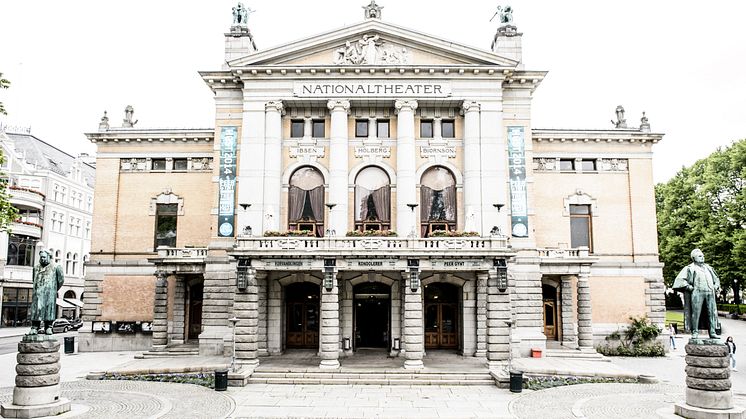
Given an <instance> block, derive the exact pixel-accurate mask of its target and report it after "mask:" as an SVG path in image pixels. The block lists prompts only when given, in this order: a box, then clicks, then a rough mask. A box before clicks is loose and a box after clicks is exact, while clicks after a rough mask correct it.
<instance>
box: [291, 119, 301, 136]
mask: <svg viewBox="0 0 746 419" xmlns="http://www.w3.org/2000/svg"><path fill="white" fill-rule="evenodd" d="M301 137H303V120H292V121H290V138H301Z"/></svg>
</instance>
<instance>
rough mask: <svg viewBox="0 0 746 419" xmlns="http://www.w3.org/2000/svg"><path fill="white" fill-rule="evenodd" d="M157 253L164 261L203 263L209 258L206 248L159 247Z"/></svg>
mask: <svg viewBox="0 0 746 419" xmlns="http://www.w3.org/2000/svg"><path fill="white" fill-rule="evenodd" d="M157 251H158V258H159V259H163V260H164V261H184V262H192V263H201V262H203V261H204V259H205V258H206V257H207V248H206V247H159V248H158V249H157Z"/></svg>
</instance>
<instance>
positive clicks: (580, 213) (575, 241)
mask: <svg viewBox="0 0 746 419" xmlns="http://www.w3.org/2000/svg"><path fill="white" fill-rule="evenodd" d="M591 227H592V226H591V206H590V205H570V247H573V248H576V247H580V246H586V247H587V248H588V249H589V250H590V251H593V236H592V234H591V232H592V230H591Z"/></svg>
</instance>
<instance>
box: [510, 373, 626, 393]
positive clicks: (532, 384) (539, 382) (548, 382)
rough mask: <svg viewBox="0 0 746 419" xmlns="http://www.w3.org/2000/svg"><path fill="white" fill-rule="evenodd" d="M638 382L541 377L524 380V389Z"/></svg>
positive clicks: (595, 378)
mask: <svg viewBox="0 0 746 419" xmlns="http://www.w3.org/2000/svg"><path fill="white" fill-rule="evenodd" d="M637 382H638V381H637V379H635V378H610V377H574V376H568V377H558V376H539V377H528V378H524V380H523V388H525V389H528V390H543V389H547V388H552V387H560V386H571V385H574V384H589V383H637Z"/></svg>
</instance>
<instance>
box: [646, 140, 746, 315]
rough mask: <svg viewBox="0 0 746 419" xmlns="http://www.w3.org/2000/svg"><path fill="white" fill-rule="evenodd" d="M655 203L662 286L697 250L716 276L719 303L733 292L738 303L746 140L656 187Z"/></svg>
mask: <svg viewBox="0 0 746 419" xmlns="http://www.w3.org/2000/svg"><path fill="white" fill-rule="evenodd" d="M655 200H656V209H657V213H658V247H659V251H660V257H661V261H662V262H663V263H665V267H664V268H663V275H664V278H665V280H666V285H668V286H671V284H672V283H673V279H674V278H675V277H676V274H677V273H678V271H679V270H680V269H681V268H683V267H684V266H686V265H688V264H689V263H691V259H690V258H689V253H690V252H691V251H692V249H694V248H699V249H701V250H702V251H703V252H704V254H705V261H706V262H707V263H708V264H710V265H711V266H712V267H713V268H714V269H715V272H716V273H717V274H718V276H719V277H720V283H721V287H722V291H721V294H722V297H721V298H723V299H724V298H725V296H726V294H727V291H728V289H733V290H734V295H735V299H736V303H740V296H739V293H738V292H736V291H737V290H740V289H741V288H742V287H743V282H744V280H746V139H744V140H740V141H736V142H734V143H733V144H731V146H729V147H727V148H724V149H723V148H719V149H718V150H717V151H715V152H714V153H712V154H711V155H710V156H708V157H707V158H704V159H702V160H699V161H697V162H696V163H694V164H693V165H692V166H691V167H684V168H682V169H681V170H680V171H679V172H678V173H677V174H676V176H674V177H673V178H672V179H671V180H669V181H668V182H666V183H660V184H658V185H656V186H655Z"/></svg>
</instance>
